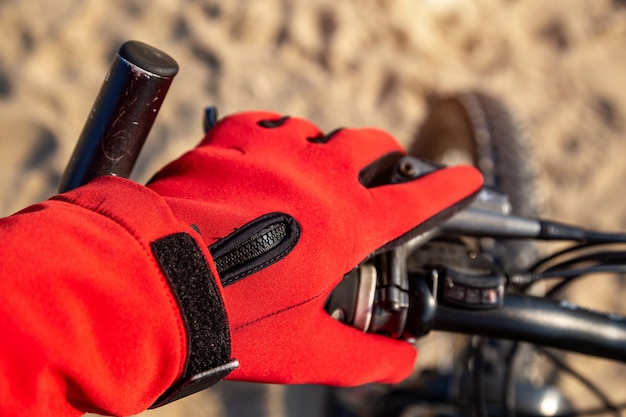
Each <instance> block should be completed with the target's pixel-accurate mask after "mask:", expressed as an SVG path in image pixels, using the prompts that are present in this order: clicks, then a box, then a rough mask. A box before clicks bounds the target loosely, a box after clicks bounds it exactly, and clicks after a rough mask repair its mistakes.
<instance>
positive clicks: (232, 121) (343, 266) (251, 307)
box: [149, 113, 481, 385]
mask: <svg viewBox="0 0 626 417" xmlns="http://www.w3.org/2000/svg"><path fill="white" fill-rule="evenodd" d="M402 155H404V151H403V150H402V148H401V147H400V146H399V145H398V144H397V143H396V142H395V140H394V139H393V138H392V137H391V136H389V135H388V134H386V133H384V132H381V131H379V130H373V129H361V130H349V129H342V130H338V131H334V132H333V133H331V134H329V135H326V136H325V135H324V134H323V133H322V132H320V130H319V129H318V128H317V127H315V126H314V125H313V124H311V123H309V122H307V121H304V120H301V119H296V118H287V117H283V118H281V116H280V115H277V114H273V113H244V114H239V115H235V116H231V117H227V118H225V119H223V120H222V121H220V122H219V123H218V124H217V125H216V126H214V127H213V128H212V129H211V130H210V132H209V133H208V135H207V136H206V137H205V139H204V140H203V141H202V143H201V144H200V145H199V147H198V148H196V149H194V150H192V151H191V152H189V153H187V154H185V155H184V156H182V157H181V158H180V159H178V160H176V161H174V162H173V163H171V164H170V165H168V166H167V167H165V168H164V169H163V170H162V171H161V172H160V173H159V174H157V176H156V177H155V178H154V179H153V181H152V182H151V183H150V184H149V188H151V189H152V190H154V191H156V192H157V193H158V194H159V195H161V196H163V197H164V198H165V201H166V202H167V204H168V205H169V206H170V207H171V209H172V211H173V213H174V215H175V217H176V218H178V219H180V220H182V221H183V222H186V223H187V224H193V225H195V227H196V228H197V230H198V231H199V232H200V234H201V235H202V238H203V240H204V242H205V243H206V244H207V245H208V246H209V249H210V252H211V254H212V256H213V258H214V261H215V265H216V266H217V269H216V270H215V271H216V272H218V275H219V277H220V280H221V282H222V285H223V286H224V287H225V288H224V290H223V297H224V302H225V306H226V311H227V315H228V322H229V324H230V328H231V334H232V356H233V357H234V358H236V359H238V360H239V362H240V367H239V368H238V369H237V370H235V371H234V372H233V373H232V374H230V376H229V378H232V379H238V380H245V381H263V382H272V383H325V384H332V385H357V384H363V383H367V382H374V381H380V382H397V381H400V380H402V379H404V378H405V377H407V376H408V375H409V373H410V372H411V370H412V369H413V363H414V360H415V355H416V352H415V350H414V348H413V347H412V346H411V345H409V344H407V343H406V342H402V341H396V340H391V339H388V338H385V337H382V336H376V335H371V334H364V333H361V332H359V331H357V330H355V329H353V328H350V327H348V326H345V325H343V324H341V323H339V322H337V321H335V320H333V319H332V318H330V317H329V316H328V314H327V313H326V312H325V311H324V309H323V306H324V303H325V301H326V299H327V297H328V295H329V293H330V292H331V291H332V289H333V288H334V287H335V286H336V285H337V283H338V282H339V281H340V280H341V279H342V277H344V275H345V274H346V273H348V272H349V271H351V270H352V269H353V268H354V267H356V266H357V265H358V264H359V263H360V262H362V261H363V260H365V259H366V258H367V257H368V256H370V255H371V254H373V253H374V252H376V251H380V250H381V248H384V249H388V248H391V247H393V246H394V245H397V244H399V243H402V242H404V241H406V240H408V239H409V238H410V237H412V236H415V235H416V234H418V233H420V232H421V231H423V230H422V229H424V228H423V227H420V225H423V224H424V222H426V221H427V220H429V219H431V218H433V217H434V216H441V215H442V214H445V213H447V214H449V215H451V214H452V213H453V212H454V211H455V209H458V205H459V204H460V203H462V202H464V201H468V199H469V197H470V196H472V195H473V194H475V193H476V192H477V191H478V190H479V188H480V187H481V177H480V174H479V173H478V172H477V171H476V170H475V169H473V168H471V167H454V168H446V169H441V170H438V171H435V172H433V173H430V174H428V175H425V176H423V177H420V178H418V179H416V180H414V181H411V182H410V183H405V184H401V185H382V186H375V187H371V188H368V187H366V185H370V183H371V180H372V176H373V174H375V173H376V171H377V170H379V169H382V168H384V167H386V166H388V165H389V161H391V160H397V159H399V157H400V156H402ZM366 167H367V168H366ZM250 242H254V243H255V244H250Z"/></svg>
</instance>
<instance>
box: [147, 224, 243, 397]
mask: <svg viewBox="0 0 626 417" xmlns="http://www.w3.org/2000/svg"><path fill="white" fill-rule="evenodd" d="M151 247H152V252H153V253H154V256H155V258H156V260H157V262H158V264H159V266H160V267H161V270H162V271H163V274H164V275H165V277H166V278H167V280H168V281H169V284H170V287H171V288H172V292H173V293H174V296H175V298H176V300H177V302H178V305H179V307H180V311H181V315H182V317H183V321H184V323H185V327H186V329H187V360H186V363H185V368H184V371H183V375H182V376H181V378H180V379H179V381H177V382H176V383H175V384H174V385H173V386H172V387H171V388H170V389H169V390H168V391H167V392H165V394H163V395H162V396H161V397H160V398H159V399H158V400H157V402H156V403H155V406H156V405H159V406H160V405H163V404H166V403H168V402H171V401H173V400H175V399H178V398H182V397H183V396H185V395H189V394H191V393H193V392H196V391H198V389H195V387H196V386H201V387H200V389H202V388H206V387H207V386H209V385H207V380H211V381H212V380H215V379H216V376H217V377H219V378H217V380H215V381H213V383H212V384H214V383H215V382H217V381H218V380H219V379H221V378H223V377H224V376H226V375H227V374H228V373H229V372H230V371H232V370H233V369H235V368H236V361H235V362H233V361H231V358H230V355H231V347H230V346H231V343H230V330H229V327H228V319H227V317H226V309H225V308H224V303H223V301H222V297H221V296H220V292H219V288H218V287H217V284H216V281H215V277H214V276H213V274H211V270H210V268H209V266H208V264H207V260H206V258H205V257H204V254H203V253H202V250H201V249H200V247H199V246H198V244H197V243H196V241H195V240H194V239H193V237H191V236H190V235H189V234H187V233H176V234H173V235H169V236H165V237H163V238H161V239H159V240H157V241H155V242H153V243H152V244H151ZM233 364H234V365H233ZM224 371H228V372H226V373H225V374H224ZM212 384H210V385H212ZM181 393H183V394H184V395H182V394H181Z"/></svg>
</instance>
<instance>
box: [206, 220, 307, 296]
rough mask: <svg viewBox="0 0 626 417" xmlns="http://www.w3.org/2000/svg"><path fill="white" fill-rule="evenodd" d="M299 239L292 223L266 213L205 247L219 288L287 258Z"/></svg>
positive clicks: (294, 222) (296, 229)
mask: <svg viewBox="0 0 626 417" xmlns="http://www.w3.org/2000/svg"><path fill="white" fill-rule="evenodd" d="M299 238H300V227H299V226H298V223H297V222H296V220H295V219H294V218H293V217H291V216H289V215H287V214H284V213H270V214H267V215H265V216H262V217H259V218H258V219H256V220H253V221H251V222H250V223H248V224H246V225H245V226H243V227H242V228H240V229H237V230H236V231H235V232H233V233H231V234H230V235H228V236H226V237H225V238H224V239H221V240H219V241H218V242H216V243H214V244H213V245H211V246H210V247H209V250H210V251H211V255H212V256H213V260H214V262H215V266H216V268H217V272H218V274H219V276H220V280H221V281H222V285H223V286H227V285H230V284H233V283H235V282H237V281H238V280H240V279H242V278H244V277H246V276H248V275H250V274H253V273H255V272H258V271H260V270H261V269H263V268H266V267H268V266H270V265H272V264H273V263H275V262H277V261H279V260H280V259H282V258H284V257H285V256H287V254H288V253H289V252H291V250H292V249H293V248H294V247H295V245H296V243H297V242H298V239H299Z"/></svg>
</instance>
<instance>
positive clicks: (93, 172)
mask: <svg viewBox="0 0 626 417" xmlns="http://www.w3.org/2000/svg"><path fill="white" fill-rule="evenodd" d="M177 72H178V64H177V63H176V61H175V60H174V59H173V58H172V57H170V56H169V55H167V54H166V53H164V52H162V51H160V50H158V49H156V48H154V47H152V46H150V45H146V44H145V43H142V42H137V41H128V42H126V43H124V44H123V45H122V46H121V47H120V49H119V51H118V53H117V55H116V57H115V58H114V60H113V62H112V63H111V67H110V69H109V73H108V74H107V76H106V78H105V80H104V83H103V84H102V87H101V89H100V92H99V93H98V97H97V98H96V101H95V103H94V105H93V108H92V109H91V113H90V114H89V118H88V119H87V122H86V123H85V126H84V128H83V131H82V133H81V135H80V138H79V140H78V143H77V144H76V148H75V149H74V153H73V154H72V157H71V159H70V162H69V163H68V165H67V167H66V169H65V172H64V173H63V177H62V178H61V183H60V185H59V192H65V191H69V190H71V189H73V188H76V187H78V186H81V185H83V184H86V183H87V182H89V181H90V180H92V179H94V178H96V177H98V176H102V175H114V176H119V177H125V178H128V176H129V175H130V173H131V171H132V169H133V166H134V165H135V162H136V161H137V157H138V156H139V152H140V151H141V148H142V147H143V144H144V142H145V140H146V137H147V136H148V133H149V132H150V129H151V128H152V124H153V123H154V120H155V119H156V116H157V113H158V111H159V109H160V108H161V104H162V103H163V100H164V99H165V95H166V94H167V90H168V89H169V87H170V84H171V83H172V80H173V79H174V76H175V75H176V73H177Z"/></svg>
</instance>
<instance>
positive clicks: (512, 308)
mask: <svg viewBox="0 0 626 417" xmlns="http://www.w3.org/2000/svg"><path fill="white" fill-rule="evenodd" d="M433 329H436V330H443V331H451V332H457V333H465V334H476V335H481V336H488V337H494V338H501V339H511V340H518V341H526V342H531V343H535V344H538V345H543V346H550V347H555V348H559V349H564V350H569V351H573V352H579V353H584V354H588V355H593V356H598V357H603V358H607V359H614V360H618V361H622V362H626V317H623V316H620V315H616V314H604V313H599V312H595V311H591V310H588V309H584V308H581V307H578V306H576V305H575V304H572V303H570V302H566V301H552V300H548V299H545V298H537V297H531V296H520V295H513V294H507V295H505V297H504V301H503V306H502V307H501V308H498V309H493V310H480V311H470V310H463V309H459V308H454V307H449V306H446V305H438V306H437V307H436V311H435V314H434V319H433Z"/></svg>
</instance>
